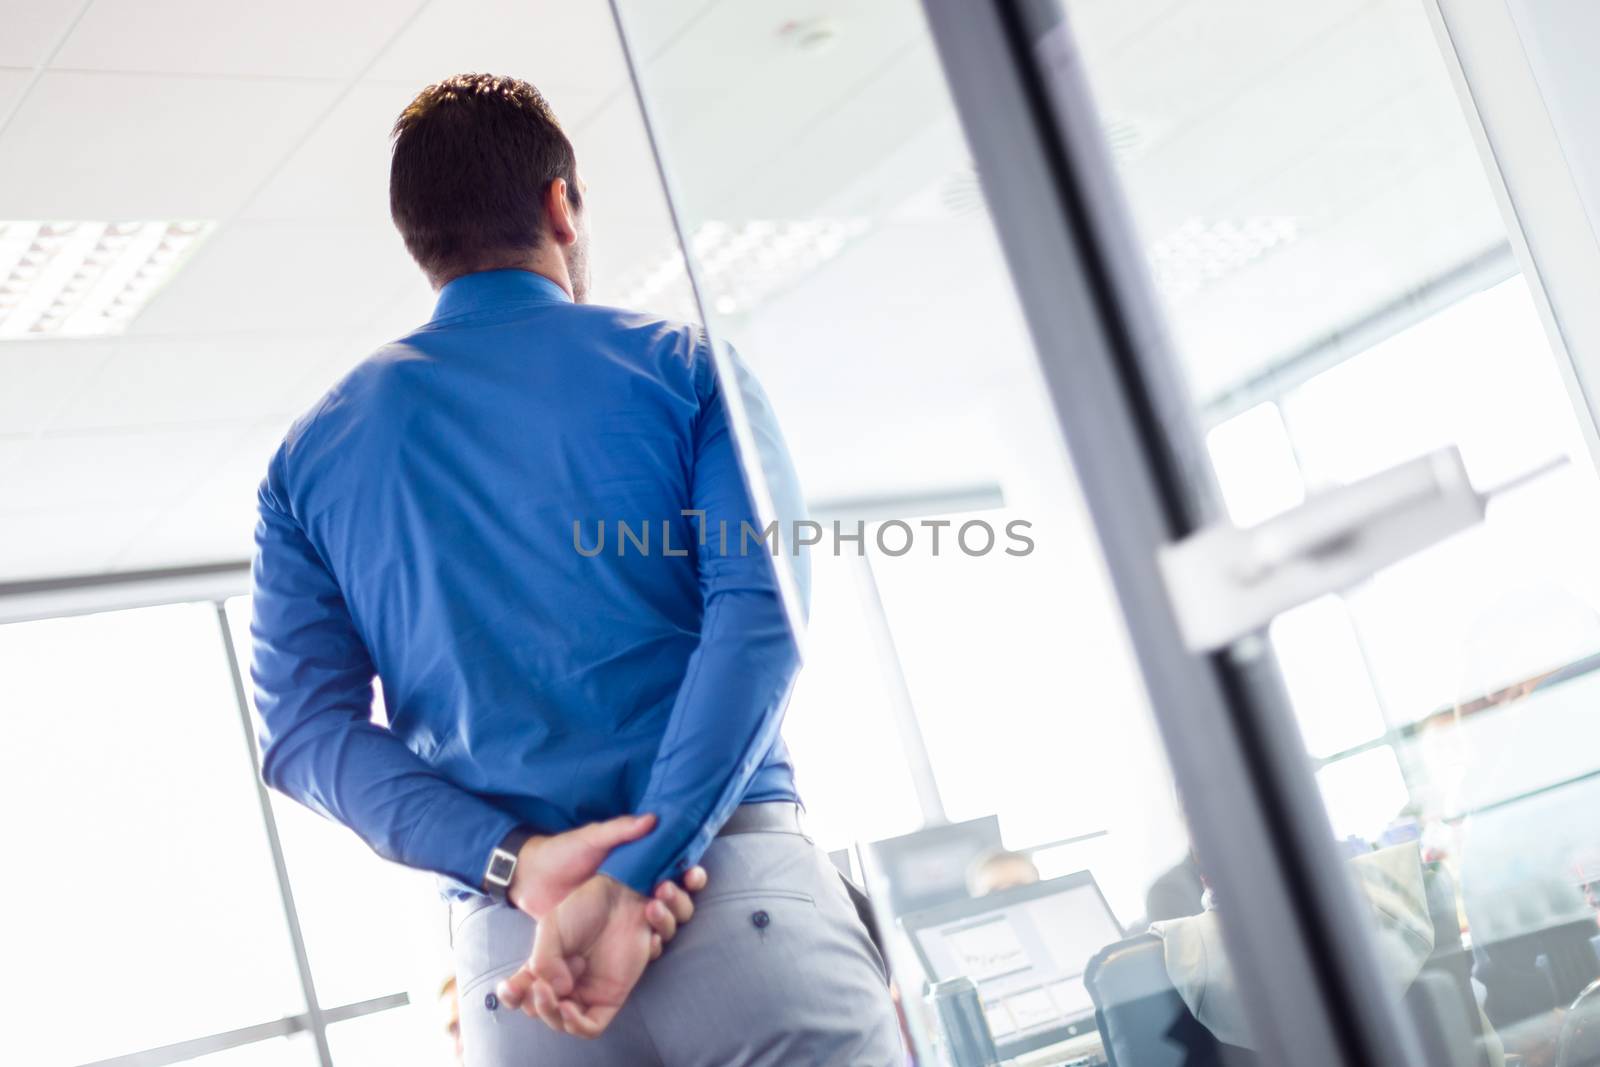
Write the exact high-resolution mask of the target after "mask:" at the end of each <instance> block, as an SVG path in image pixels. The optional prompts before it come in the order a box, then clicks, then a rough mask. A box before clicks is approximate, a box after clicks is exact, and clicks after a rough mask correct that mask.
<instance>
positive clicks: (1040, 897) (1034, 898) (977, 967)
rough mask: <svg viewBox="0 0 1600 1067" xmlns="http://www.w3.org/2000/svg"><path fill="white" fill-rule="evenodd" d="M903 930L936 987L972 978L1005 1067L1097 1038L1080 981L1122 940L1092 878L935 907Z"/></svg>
mask: <svg viewBox="0 0 1600 1067" xmlns="http://www.w3.org/2000/svg"><path fill="white" fill-rule="evenodd" d="M901 924H902V926H903V927H904V929H905V932H906V935H907V937H908V938H909V939H910V941H911V943H912V946H913V947H914V948H915V950H916V953H917V957H918V959H919V960H920V961H921V963H922V968H923V972H924V974H925V975H926V976H927V978H928V980H929V981H930V982H936V981H942V980H944V979H946V978H954V977H957V976H959V975H965V976H967V977H968V978H971V979H972V981H973V982H974V983H975V984H976V985H977V987H978V998H979V999H980V1000H981V1001H982V1002H983V1012H984V1016H985V1017H986V1018H987V1019H988V1021H989V1032H990V1033H991V1034H992V1035H993V1036H994V1041H995V1046H996V1048H997V1049H998V1051H999V1053H1000V1056H1001V1058H1002V1059H1007V1060H1009V1059H1014V1058H1017V1057H1020V1056H1024V1055H1025V1054H1028V1053H1033V1052H1036V1051H1041V1050H1044V1049H1046V1048H1047V1047H1050V1046H1064V1047H1065V1046H1074V1045H1078V1044H1080V1042H1078V1041H1076V1040H1075V1039H1077V1038H1083V1037H1087V1036H1088V1035H1092V1034H1094V1033H1095V1029H1096V1028H1095V1021H1094V1002H1093V1000H1091V999H1090V997H1089V991H1088V989H1087V988H1086V987H1085V986H1084V984H1083V972H1084V969H1085V967H1087V966H1088V963H1089V960H1090V958H1091V957H1092V956H1093V955H1094V954H1095V953H1097V952H1099V951H1100V950H1101V949H1102V948H1104V947H1105V946H1107V945H1109V944H1111V943H1112V942H1114V941H1119V940H1121V939H1122V936H1123V931H1122V927H1121V925H1120V924H1119V923H1118V922H1117V920H1116V916H1115V915H1113V914H1112V912H1111V907H1110V905H1108V904H1107V903H1106V898H1105V895H1104V894H1103V893H1101V891H1100V886H1099V885H1098V884H1097V883H1096V882H1095V880H1094V876H1093V875H1091V874H1090V873H1089V872H1088V871H1079V872H1077V873H1075V874H1069V875H1064V876H1063V877H1060V878H1052V879H1050V880H1049V881H1046V882H1038V883H1036V884H1034V885H1028V886H1018V887H1017V888H1015V889H1005V890H1001V891H1000V892H997V893H991V894H989V895H988V896H986V897H979V898H977V899H971V900H961V901H954V902H951V903H948V904H943V905H940V906H938V907H934V908H928V909H926V910H923V911H919V912H915V913H913V914H911V915H907V916H906V917H905V918H904V919H902V920H901ZM1088 1044H1089V1045H1093V1044H1094V1042H1093V1041H1090V1042H1088ZM1032 1058H1033V1057H1031V1056H1030V1057H1029V1059H1030V1060H1031V1059H1032Z"/></svg>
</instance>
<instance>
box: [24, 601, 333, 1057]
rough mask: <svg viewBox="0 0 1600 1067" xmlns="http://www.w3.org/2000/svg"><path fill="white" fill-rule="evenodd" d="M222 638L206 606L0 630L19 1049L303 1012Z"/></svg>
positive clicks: (118, 1043) (100, 1043) (151, 1040)
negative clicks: (22, 1009) (21, 802)
mask: <svg viewBox="0 0 1600 1067" xmlns="http://www.w3.org/2000/svg"><path fill="white" fill-rule="evenodd" d="M223 648H224V646H223V645H222V636H221V630H220V628H219V626H218V623H217V617H216V614H215V610H214V608H213V607H212V606H211V605H209V604H176V605H171V606H168V607H158V608H144V609H139V610H135V611H118V612H111V613H106V614H100V615H86V616H79V617H74V618H61V619H51V620H47V621H42V622H25V623H13V624H10V625H6V626H0V678H3V679H4V680H5V685H4V689H5V700H6V710H7V712H8V715H7V716H6V718H7V729H8V734H9V736H8V738H7V742H6V744H5V745H3V746H0V776H3V777H4V779H5V781H6V783H7V788H8V791H9V792H10V794H11V795H12V796H15V797H18V798H25V799H26V802H27V807H26V809H25V810H23V809H13V810H11V811H9V812H8V813H7V816H6V832H5V839H6V847H7V849H8V851H9V853H10V856H11V860H12V866H11V870H12V872H13V873H12V876H11V877H8V878H7V879H5V882H4V885H3V886H0V906H3V909H4V912H5V914H6V915H7V916H9V917H10V920H9V922H8V927H7V933H6V945H7V959H8V966H7V967H6V976H5V978H4V979H0V987H3V992H0V996H3V997H4V999H5V1000H6V1001H7V1002H8V1003H10V1004H17V1005H21V1004H27V1005H30V1006H31V1007H30V1009H29V1013H28V1018H27V1019H25V1020H20V1019H19V1020H16V1024H15V1025H13V1026H12V1027H11V1028H10V1029H11V1033H10V1034H9V1035H8V1037H7V1042H8V1046H7V1047H8V1052H9V1053H10V1057H9V1062H16V1063H27V1064H30V1065H37V1067H52V1065H69V1064H80V1063H87V1062H90V1061H94V1060H99V1059H104V1058H108V1057H112V1056H117V1055H122V1054H125V1053H131V1052H135V1051H139V1050H141V1049H146V1048H152V1047H156V1046H161V1045H166V1044H171V1043H174V1042H178V1041H183V1040H188V1039H191V1038H197V1037H203V1036H206V1035H209V1034H215V1033H219V1032H222V1031H226V1030H232V1029H236V1028H239V1027H244V1026H250V1025H254V1024H257V1023H262V1022H268V1021H272V1020H276V1019H280V1018H283V1017H284V1016H288V1015H294V1014H297V1013H299V1012H302V1011H304V1010H305V1003H304V1001H303V999H302V997H301V990H300V985H299V980H298V978H297V975H296V971H295V966H294V958H293V954H292V950H291V947H290V942H289V938H288V927H287V925H286V923H285V920H284V912H283V907H282V904H281V902H280V898H279V894H278V886H277V880H276V878H275V876H274V873H273V868H272V862H271V856H270V852H269V850H268V847H267V839H266V836H265V830H264V826H263V822H262V817H261V810H260V807H259V800H258V796H257V793H256V788H255V784H254V782H253V780H252V777H251V765H250V758H249V749H248V748H247V747H246V740H245V732H244V726H243V723H242V722H241V720H240V717H239V710H238V706H237V703H236V702H235V699H234V692H233V687H232V681H231V679H230V677H229V675H228V671H227V666H226V659H225V657H224V655H223ZM69 944H70V945H81V946H92V951H91V952H90V954H89V955H84V954H83V953H72V952H63V951H62V947H63V946H64V945H69ZM83 989H88V990H91V991H92V992H91V993H90V995H89V996H88V998H87V1000H86V999H84V998H83V997H81V996H79V995H78V991H79V990H83ZM41 990H46V991H49V995H47V996H39V995H38V994H39V992H40V991H41ZM19 1043H20V1044H19ZM240 1055H244V1054H243V1053H241V1054H240ZM219 1062H221V1061H219ZM229 1062H233V1061H229ZM240 1062H244V1061H240ZM252 1062H253V1061H252ZM274 1062H291V1061H290V1060H288V1059H284V1060H281V1061H274Z"/></svg>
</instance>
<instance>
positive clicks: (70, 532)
mask: <svg viewBox="0 0 1600 1067" xmlns="http://www.w3.org/2000/svg"><path fill="white" fill-rule="evenodd" d="M159 514H160V513H159V512H158V511H156V510H155V509H153V508H131V509H129V508H103V509H98V510H95V511H92V512H85V511H82V510H71V511H46V512H38V513H35V514H31V515H7V516H6V517H5V520H4V521H3V522H0V582H18V581H29V580H36V579H39V578H60V577H67V576H72V575H85V574H102V573H104V572H105V571H107V570H109V569H110V564H111V559H112V557H113V556H115V555H116V553H117V551H118V550H119V549H120V548H121V547H122V546H123V545H125V544H126V543H127V542H128V541H129V540H130V539H131V538H133V537H135V536H137V535H138V533H139V532H140V531H141V530H145V529H148V528H149V526H150V524H151V523H153V522H154V521H155V520H156V518H157V517H158V515H159Z"/></svg>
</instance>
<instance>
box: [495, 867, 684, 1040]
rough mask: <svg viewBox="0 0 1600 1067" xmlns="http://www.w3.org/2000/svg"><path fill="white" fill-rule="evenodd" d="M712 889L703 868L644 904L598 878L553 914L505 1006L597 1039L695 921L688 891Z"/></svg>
mask: <svg viewBox="0 0 1600 1067" xmlns="http://www.w3.org/2000/svg"><path fill="white" fill-rule="evenodd" d="M705 885H706V872H705V870H704V869H703V868H701V867H695V868H693V869H691V870H690V871H689V872H688V873H687V874H686V875H685V876H684V887H683V888H679V887H678V886H677V885H675V884H674V883H672V882H663V883H661V885H659V886H657V887H656V891H655V894H654V896H653V897H643V896H640V895H639V894H638V893H636V892H634V891H633V890H632V889H630V888H628V887H627V886H625V885H622V884H621V883H620V882H617V881H614V880H613V879H611V878H608V877H606V876H605V875H596V876H595V877H593V878H591V879H589V881H587V882H585V883H584V884H583V885H581V886H579V887H578V889H577V890H576V891H574V892H573V893H572V895H571V896H569V897H568V898H567V899H566V900H564V901H562V902H561V904H560V905H558V906H557V907H556V908H555V909H554V910H553V911H551V912H549V913H547V914H546V915H545V917H544V919H543V921H541V922H540V923H539V927H538V930H537V932H536V933H535V934H534V941H533V957H532V958H531V959H530V960H529V961H528V962H527V963H526V964H524V965H523V966H522V967H521V968H520V969H519V970H518V971H517V972H516V973H515V974H513V975H511V976H510V977H509V978H507V979H505V980H504V981H502V982H501V983H500V985H499V990H498V992H499V995H500V999H501V1000H502V1001H504V1002H505V1003H506V1004H508V1005H509V1006H511V1007H513V1008H515V1007H521V1008H522V1010H523V1011H524V1012H525V1013H527V1014H528V1015H529V1016H531V1017H533V1018H536V1019H542V1020H543V1021H544V1022H545V1023H546V1025H548V1026H549V1027H550V1028H551V1029H553V1030H559V1031H565V1032H566V1033H569V1034H573V1035H575V1036H577V1037H588V1038H592V1037H598V1036H600V1034H601V1033H602V1032H604V1030H605V1028H606V1027H607V1026H608V1025H609V1024H610V1023H611V1020H612V1019H614V1018H615V1017H616V1014H617V1012H618V1010H620V1009H621V1007H622V1005H623V1002H624V1001H626V1000H627V999H628V994H629V993H631V992H632V991H633V987H634V986H635V985H636V984H638V981H639V977H640V976H641V975H642V974H643V973H644V968H645V965H646V964H647V963H649V962H650V961H651V960H653V959H655V958H656V957H657V956H659V955H661V950H662V946H663V944H664V943H665V942H667V941H671V940H672V938H673V936H674V935H676V933H677V928H678V925H679V924H680V923H685V922H688V921H689V919H690V918H692V917H693V915H694V902H693V901H692V900H691V899H690V897H689V892H685V889H687V890H688V891H690V892H699V891H700V890H701V889H704V888H705Z"/></svg>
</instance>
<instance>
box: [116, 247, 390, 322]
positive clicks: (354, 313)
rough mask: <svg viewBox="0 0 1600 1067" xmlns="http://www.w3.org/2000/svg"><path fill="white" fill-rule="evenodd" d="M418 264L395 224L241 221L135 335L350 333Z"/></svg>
mask: <svg viewBox="0 0 1600 1067" xmlns="http://www.w3.org/2000/svg"><path fill="white" fill-rule="evenodd" d="M415 271H416V266H415V265H414V264H413V263H412V261H411V257H410V256H408V255H407V254H406V250H405V246H404V245H403V244H402V243H401V242H400V237H399V235H398V234H396V233H395V232H394V231H393V229H392V228H390V227H386V226H365V227H360V226H334V225H328V224H322V225H315V224H309V223H235V224H233V225H231V226H224V227H223V228H222V229H221V230H220V231H219V232H218V233H217V234H216V235H214V236H213V237H212V238H211V239H210V240H208V241H207V242H206V243H205V245H204V246H202V247H201V248H200V250H199V251H198V252H196V253H195V255H194V258H193V259H191V260H190V261H189V262H188V263H187V264H185V265H184V267H183V269H182V270H181V271H179V272H178V276H177V277H176V278H174V279H173V280H172V281H171V282H169V283H168V284H167V286H166V288H164V289H162V291H161V292H160V293H158V294H157V295H156V298H155V300H154V301H152V302H151V304H150V306H149V307H148V308H146V309H145V311H144V313H143V314H141V315H140V316H139V317H138V318H137V319H136V320H135V321H134V323H133V327H132V331H131V332H132V333H133V334H135V335H151V334H160V335H167V334H196V333H201V334H228V333H244V332H250V331H257V330H280V331H281V330H288V331H294V332H296V333H305V332H311V333H316V332H323V331H329V332H331V331H335V330H342V329H346V328H351V327H354V326H357V325H359V324H361V323H362V322H364V321H366V320H367V318H369V317H370V316H371V315H372V314H373V313H374V312H376V311H377V310H378V308H379V307H380V306H381V304H382V302H383V301H384V300H385V299H387V298H388V297H389V296H390V295H391V294H392V293H394V292H395V291H396V290H397V289H398V288H399V286H400V285H401V284H402V283H403V282H405V281H406V280H407V279H408V278H409V277H410V276H411V275H412V274H413V273H414V272H415Z"/></svg>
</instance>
